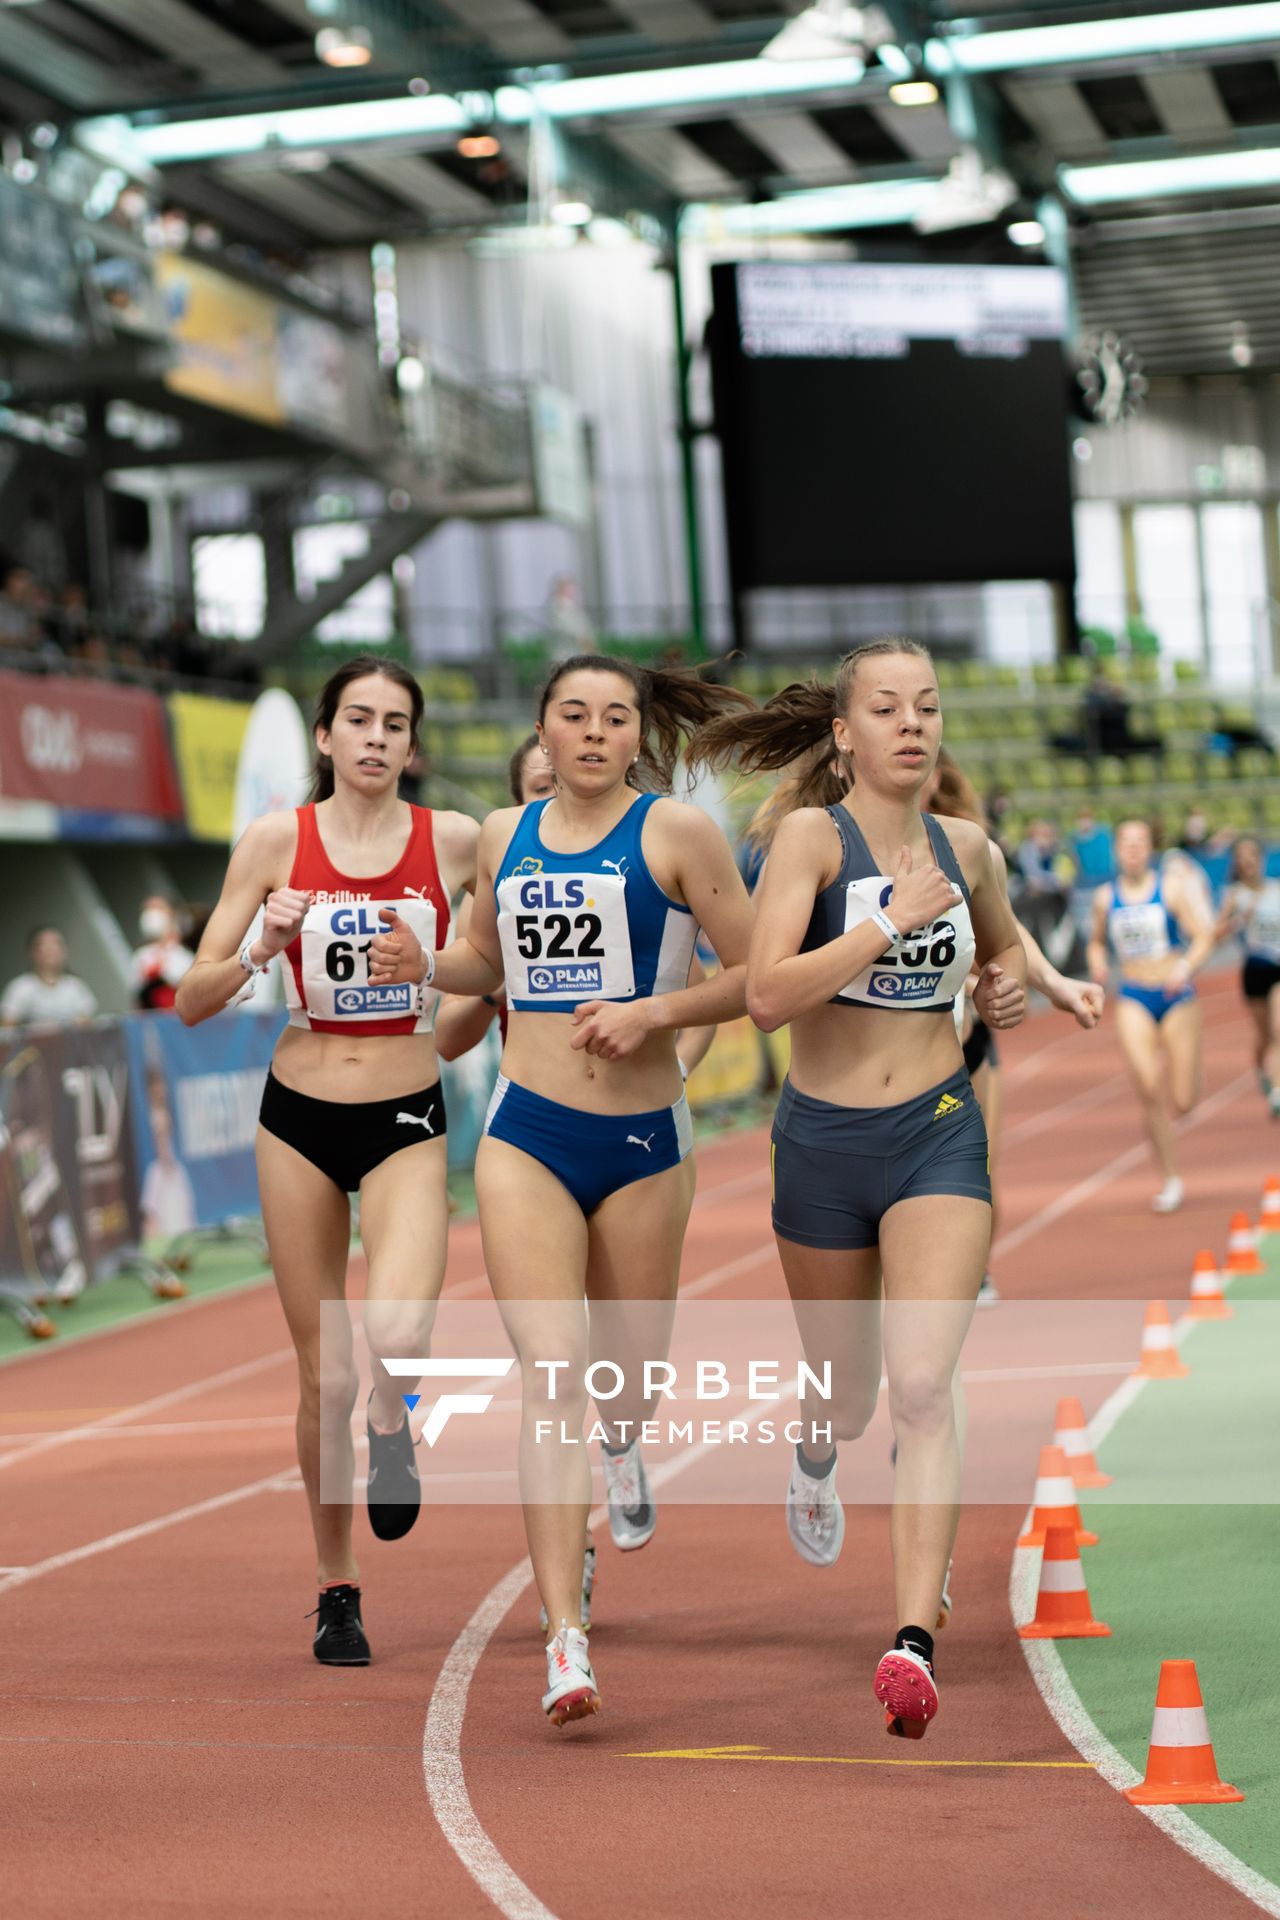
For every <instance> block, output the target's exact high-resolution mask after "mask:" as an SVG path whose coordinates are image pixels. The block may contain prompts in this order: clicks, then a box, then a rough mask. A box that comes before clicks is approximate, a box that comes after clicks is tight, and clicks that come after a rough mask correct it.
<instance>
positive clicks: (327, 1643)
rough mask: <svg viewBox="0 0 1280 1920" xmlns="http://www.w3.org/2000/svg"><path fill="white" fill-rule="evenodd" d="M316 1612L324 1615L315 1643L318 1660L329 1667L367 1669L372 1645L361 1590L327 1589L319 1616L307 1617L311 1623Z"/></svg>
mask: <svg viewBox="0 0 1280 1920" xmlns="http://www.w3.org/2000/svg"><path fill="white" fill-rule="evenodd" d="M316 1613H318V1614H319V1616H320V1625H319V1626H318V1627H317V1628H316V1637H315V1639H314V1640H313V1642H312V1652H313V1653H314V1654H315V1656H316V1659H317V1660H322V1661H323V1662H324V1664H325V1666H327V1667H367V1666H368V1664H369V1642H368V1641H367V1640H366V1639H365V1636H364V1622H363V1621H362V1620H361V1618H360V1589H359V1587H351V1586H343V1587H326V1588H325V1589H324V1592H323V1593H322V1594H321V1595H320V1605H319V1606H318V1607H317V1608H316V1610H315V1613H309V1614H308V1615H307V1618H308V1620H314V1619H315V1617H316Z"/></svg>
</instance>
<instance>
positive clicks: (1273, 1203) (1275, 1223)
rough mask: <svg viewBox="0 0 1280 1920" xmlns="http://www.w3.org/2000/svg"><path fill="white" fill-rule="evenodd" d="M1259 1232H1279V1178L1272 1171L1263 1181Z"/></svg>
mask: <svg viewBox="0 0 1280 1920" xmlns="http://www.w3.org/2000/svg"><path fill="white" fill-rule="evenodd" d="M1258 1232H1259V1233H1280V1178H1277V1176H1276V1175H1275V1174H1274V1173H1273V1174H1272V1175H1271V1176H1270V1178H1269V1179H1267V1180H1265V1181H1264V1182H1263V1187H1262V1212H1261V1214H1260V1215H1259V1217H1258Z"/></svg>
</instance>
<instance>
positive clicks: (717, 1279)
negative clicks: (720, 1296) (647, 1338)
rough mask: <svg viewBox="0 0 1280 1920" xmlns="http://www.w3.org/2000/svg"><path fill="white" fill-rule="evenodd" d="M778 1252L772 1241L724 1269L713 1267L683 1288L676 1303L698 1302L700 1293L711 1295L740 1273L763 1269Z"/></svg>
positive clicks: (731, 1262) (724, 1266) (745, 1254)
mask: <svg viewBox="0 0 1280 1920" xmlns="http://www.w3.org/2000/svg"><path fill="white" fill-rule="evenodd" d="M777 1257H778V1250H777V1248H776V1247H775V1246H774V1244H773V1242H772V1241H771V1242H770V1243H769V1245H768V1246H767V1247H757V1248H756V1250H755V1252H754V1253H743V1254H740V1255H739V1256H738V1258H737V1259H736V1260H726V1261H725V1263H724V1265H723V1266H722V1267H712V1269H711V1271H710V1272H709V1273H702V1274H699V1275H698V1277H697V1279H696V1280H690V1281H689V1282H688V1283H687V1285H685V1286H682V1287H681V1289H680V1291H679V1293H678V1294H677V1295H676V1302H677V1304H679V1302H680V1301H681V1300H696V1299H697V1297H698V1295H699V1294H700V1293H710V1292H711V1290H712V1288H713V1287H720V1286H723V1285H724V1283H725V1281H726V1280H736V1279H737V1277H738V1275H739V1274H740V1273H749V1272H750V1271H751V1269H752V1267H762V1266H763V1265H764V1263H765V1261H766V1260H776V1259H777Z"/></svg>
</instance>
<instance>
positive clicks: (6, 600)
mask: <svg viewBox="0 0 1280 1920" xmlns="http://www.w3.org/2000/svg"><path fill="white" fill-rule="evenodd" d="M35 587H36V582H35V575H34V574H33V573H30V572H29V571H28V570H27V568H26V567H10V568H9V570H8V572H7V573H6V574H5V576H4V585H3V587H0V647H14V648H21V649H22V650H24V651H26V650H27V649H30V648H33V647H34V646H35V644H36V641H37V638H38V634H37V630H36V623H35V619H34V615H33V609H32V598H33V596H34V593H35Z"/></svg>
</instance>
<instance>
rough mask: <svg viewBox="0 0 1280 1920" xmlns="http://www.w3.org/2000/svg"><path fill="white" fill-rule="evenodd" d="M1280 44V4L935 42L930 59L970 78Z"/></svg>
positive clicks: (937, 68)
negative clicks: (1090, 62)
mask: <svg viewBox="0 0 1280 1920" xmlns="http://www.w3.org/2000/svg"><path fill="white" fill-rule="evenodd" d="M1278 37H1280V4H1276V0H1261V3H1260V4H1256V5H1252V6H1224V7H1194V8H1191V9H1190V10H1188V11H1187V12H1186V13H1148V14H1136V15H1135V14H1128V15H1127V16H1125V17H1123V18H1118V19H1112V20H1088V21H1076V22H1073V23H1070V24H1068V25H1065V26H1056V27H1011V28H1008V29H1006V30H1000V29H997V30H996V31H995V32H993V33H974V32H968V33H957V34H954V35H949V36H948V37H947V38H946V39H945V40H931V41H930V42H929V44H928V46H927V48H926V49H925V54H926V60H927V64H928V66H929V68H930V70H931V71H932V72H934V73H946V72H947V71H948V70H949V69H950V68H951V67H952V66H956V67H960V68H961V69H962V70H963V71H964V72H966V73H1001V72H1008V71H1010V70H1011V69H1013V68H1017V67H1043V66H1058V65H1061V64H1062V63H1064V62H1066V61H1072V60H1117V59H1126V58H1128V57H1130V56H1132V55H1134V54H1144V53H1154V54H1172V53H1178V52H1186V51H1188V50H1190V49H1193V48H1196V47H1238V46H1250V45H1253V44H1255V43H1261V42H1264V41H1268V40H1275V39H1276V38H1278Z"/></svg>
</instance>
